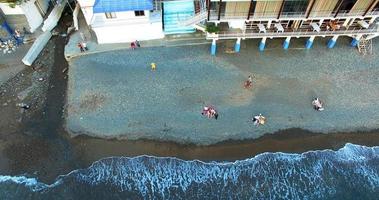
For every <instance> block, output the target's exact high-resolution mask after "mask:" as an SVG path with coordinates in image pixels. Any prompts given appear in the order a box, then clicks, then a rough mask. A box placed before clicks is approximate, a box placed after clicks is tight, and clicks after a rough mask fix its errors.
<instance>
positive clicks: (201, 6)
mask: <svg viewBox="0 0 379 200" xmlns="http://www.w3.org/2000/svg"><path fill="white" fill-rule="evenodd" d="M194 6H195V15H194V16H193V17H192V18H189V19H186V20H181V21H180V22H179V23H180V25H182V26H193V25H196V24H198V23H200V22H202V21H204V20H206V19H207V16H208V12H207V6H206V1H205V0H196V1H194Z"/></svg>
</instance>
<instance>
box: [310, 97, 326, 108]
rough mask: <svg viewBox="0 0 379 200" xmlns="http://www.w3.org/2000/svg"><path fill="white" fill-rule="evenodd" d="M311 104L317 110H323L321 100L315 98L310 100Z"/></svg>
mask: <svg viewBox="0 0 379 200" xmlns="http://www.w3.org/2000/svg"><path fill="white" fill-rule="evenodd" d="M312 105H313V108H314V109H315V110H317V111H322V110H324V108H323V105H322V102H321V100H320V99H319V98H315V99H314V100H313V101H312Z"/></svg>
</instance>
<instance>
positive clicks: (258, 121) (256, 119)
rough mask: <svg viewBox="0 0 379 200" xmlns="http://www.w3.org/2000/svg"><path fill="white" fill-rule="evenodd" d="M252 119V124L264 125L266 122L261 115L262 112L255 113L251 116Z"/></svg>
mask: <svg viewBox="0 0 379 200" xmlns="http://www.w3.org/2000/svg"><path fill="white" fill-rule="evenodd" d="M252 121H253V122H254V125H256V126H259V125H264V124H265V122H266V118H265V117H263V116H262V114H259V115H256V116H254V117H253V119H252Z"/></svg>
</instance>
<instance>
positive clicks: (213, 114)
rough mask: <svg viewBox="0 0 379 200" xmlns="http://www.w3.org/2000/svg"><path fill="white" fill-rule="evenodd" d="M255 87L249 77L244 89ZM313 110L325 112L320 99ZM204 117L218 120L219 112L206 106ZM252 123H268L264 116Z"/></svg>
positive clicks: (258, 116)
mask: <svg viewBox="0 0 379 200" xmlns="http://www.w3.org/2000/svg"><path fill="white" fill-rule="evenodd" d="M252 87H253V75H249V77H248V78H247V80H246V81H245V82H244V88H247V89H248V88H252ZM312 105H313V108H314V109H315V110H317V111H323V110H324V106H323V102H322V101H321V100H320V99H319V98H315V99H314V100H313V101H312ZM201 114H202V115H205V116H207V117H208V118H215V119H217V118H218V112H217V110H216V109H215V108H214V107H213V106H204V107H203V111H202V113H201ZM251 120H252V122H253V123H254V125H256V126H259V125H264V124H265V123H266V117H264V116H263V115H262V114H259V115H256V116H254V117H253V118H252V119H251Z"/></svg>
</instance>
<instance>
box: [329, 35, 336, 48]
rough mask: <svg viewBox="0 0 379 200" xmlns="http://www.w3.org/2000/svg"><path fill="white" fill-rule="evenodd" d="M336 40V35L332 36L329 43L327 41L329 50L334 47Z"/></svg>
mask: <svg viewBox="0 0 379 200" xmlns="http://www.w3.org/2000/svg"><path fill="white" fill-rule="evenodd" d="M337 39H338V35H335V36H333V37H332V38H331V39H330V40H329V41H328V48H329V49H331V48H333V47H334V46H335V45H336V42H337Z"/></svg>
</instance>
